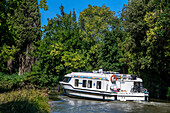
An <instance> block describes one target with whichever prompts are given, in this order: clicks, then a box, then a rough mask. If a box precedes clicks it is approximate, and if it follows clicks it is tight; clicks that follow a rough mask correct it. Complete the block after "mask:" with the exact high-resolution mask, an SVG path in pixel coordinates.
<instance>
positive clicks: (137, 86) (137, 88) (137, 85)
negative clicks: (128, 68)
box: [136, 84, 140, 92]
mask: <svg viewBox="0 0 170 113" xmlns="http://www.w3.org/2000/svg"><path fill="white" fill-rule="evenodd" d="M136 90H137V92H140V86H139V84H136Z"/></svg>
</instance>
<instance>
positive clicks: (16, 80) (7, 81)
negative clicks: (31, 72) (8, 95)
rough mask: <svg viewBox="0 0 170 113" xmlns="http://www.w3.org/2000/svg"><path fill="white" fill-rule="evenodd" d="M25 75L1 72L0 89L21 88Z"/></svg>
mask: <svg viewBox="0 0 170 113" xmlns="http://www.w3.org/2000/svg"><path fill="white" fill-rule="evenodd" d="M24 79H25V76H24V75H17V74H12V75H8V74H5V73H2V72H0V91H1V93H2V92H6V91H10V90H12V89H16V88H19V87H20V88H21V87H22V86H23V85H24V82H23V81H24Z"/></svg>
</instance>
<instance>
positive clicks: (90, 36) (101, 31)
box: [79, 5, 119, 71]
mask: <svg viewBox="0 0 170 113" xmlns="http://www.w3.org/2000/svg"><path fill="white" fill-rule="evenodd" d="M114 14H115V13H114V12H113V11H110V9H109V7H106V6H105V5H103V6H102V7H98V6H91V5H88V8H87V9H84V10H83V11H82V12H81V13H80V16H79V26H80V32H81V36H80V37H81V38H82V41H83V49H85V51H86V52H87V53H86V54H85V57H86V70H87V71H92V70H96V69H99V67H100V66H101V65H104V66H103V67H104V68H105V69H110V68H111V67H110V68H109V65H110V64H109V65H108V66H107V67H105V66H106V65H107V64H106V63H109V62H110V61H109V60H108V59H106V60H107V61H104V62H103V60H105V56H104V53H105V52H106V51H105V50H104V51H103V50H102V46H106V43H107V41H106V40H107V39H106V37H107V34H109V33H108V32H110V31H112V30H114V29H115V28H117V27H118V25H119V19H118V18H117V17H116V16H115V15H114ZM108 39H109V40H110V37H108ZM115 39H116V38H115ZM114 44H115V43H111V44H110V45H108V46H110V47H113V45H114ZM103 49H104V47H103ZM106 54H109V53H106ZM109 59H112V57H109ZM113 62H114V61H111V62H110V63H113ZM112 70H114V69H112Z"/></svg>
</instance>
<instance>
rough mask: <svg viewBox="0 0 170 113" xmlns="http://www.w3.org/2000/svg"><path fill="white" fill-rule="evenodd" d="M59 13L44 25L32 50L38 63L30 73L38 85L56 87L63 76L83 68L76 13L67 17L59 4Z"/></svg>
mask: <svg viewBox="0 0 170 113" xmlns="http://www.w3.org/2000/svg"><path fill="white" fill-rule="evenodd" d="M60 10H61V14H60V15H59V14H57V17H54V18H53V19H51V20H48V25H47V26H44V34H43V39H42V40H40V41H39V44H40V46H39V47H38V48H37V49H36V50H35V57H36V58H38V61H37V62H36V64H35V66H34V68H33V72H32V73H31V74H32V77H34V78H33V79H32V80H33V81H34V83H35V84H39V85H40V86H45V85H48V86H52V85H55V84H56V83H57V82H58V81H59V79H61V78H63V75H65V74H66V73H70V72H72V71H79V70H81V69H82V68H84V60H83V59H84V55H83V54H82V53H81V39H80V37H79V28H78V24H77V21H76V14H75V11H73V14H72V13H71V12H70V13H69V14H66V13H65V12H64V7H63V6H62V5H61V7H60Z"/></svg>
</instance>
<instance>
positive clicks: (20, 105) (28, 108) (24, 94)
mask: <svg viewBox="0 0 170 113" xmlns="http://www.w3.org/2000/svg"><path fill="white" fill-rule="evenodd" d="M0 112H2V113H4V112H5V113H23V112H24V113H48V112H49V104H48V96H47V95H46V94H45V93H43V92H41V91H39V90H35V89H30V90H26V89H22V90H18V91H12V92H10V93H4V94H0Z"/></svg>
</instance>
